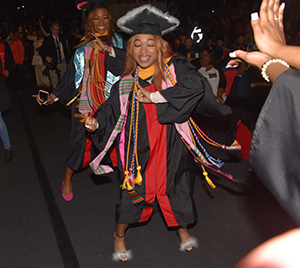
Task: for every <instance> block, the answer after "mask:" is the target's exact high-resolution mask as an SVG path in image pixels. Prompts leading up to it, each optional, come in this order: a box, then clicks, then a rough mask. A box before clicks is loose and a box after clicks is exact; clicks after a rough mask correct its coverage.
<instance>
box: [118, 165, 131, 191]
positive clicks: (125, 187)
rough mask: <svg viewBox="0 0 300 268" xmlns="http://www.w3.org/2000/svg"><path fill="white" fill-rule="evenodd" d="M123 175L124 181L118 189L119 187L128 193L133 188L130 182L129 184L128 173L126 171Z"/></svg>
mask: <svg viewBox="0 0 300 268" xmlns="http://www.w3.org/2000/svg"><path fill="white" fill-rule="evenodd" d="M124 174H125V179H124V182H123V184H121V186H120V187H121V188H122V189H123V190H128V191H130V190H132V189H133V187H132V186H131V185H130V182H129V171H128V170H126V171H125V172H124Z"/></svg>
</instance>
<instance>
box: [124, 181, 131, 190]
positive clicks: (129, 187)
mask: <svg viewBox="0 0 300 268" xmlns="http://www.w3.org/2000/svg"><path fill="white" fill-rule="evenodd" d="M125 185H126V188H125V189H126V190H127V191H131V190H132V189H133V187H132V186H131V184H130V182H129V180H128V181H126V182H125Z"/></svg>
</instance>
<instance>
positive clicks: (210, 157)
mask: <svg viewBox="0 0 300 268" xmlns="http://www.w3.org/2000/svg"><path fill="white" fill-rule="evenodd" d="M208 161H209V162H210V163H211V164H213V165H215V166H217V167H218V168H221V167H223V166H224V165H225V164H224V162H222V161H221V160H220V159H215V158H213V157H212V156H210V155H209V157H208Z"/></svg>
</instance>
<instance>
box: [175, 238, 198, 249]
mask: <svg viewBox="0 0 300 268" xmlns="http://www.w3.org/2000/svg"><path fill="white" fill-rule="evenodd" d="M194 247H195V248H197V247H198V240H197V238H196V237H193V236H191V237H190V238H189V239H188V240H187V241H186V242H184V243H181V244H180V248H179V249H180V251H185V250H186V251H192V249H193V248H194Z"/></svg>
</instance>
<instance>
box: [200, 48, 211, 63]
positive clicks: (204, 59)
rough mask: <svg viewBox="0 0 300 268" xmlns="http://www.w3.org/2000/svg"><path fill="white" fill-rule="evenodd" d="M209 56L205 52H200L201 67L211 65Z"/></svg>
mask: <svg viewBox="0 0 300 268" xmlns="http://www.w3.org/2000/svg"><path fill="white" fill-rule="evenodd" d="M211 60H212V58H211V55H210V54H209V53H208V51H207V50H203V51H202V58H201V60H200V63H201V66H202V67H207V66H209V65H210V64H211Z"/></svg>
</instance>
